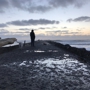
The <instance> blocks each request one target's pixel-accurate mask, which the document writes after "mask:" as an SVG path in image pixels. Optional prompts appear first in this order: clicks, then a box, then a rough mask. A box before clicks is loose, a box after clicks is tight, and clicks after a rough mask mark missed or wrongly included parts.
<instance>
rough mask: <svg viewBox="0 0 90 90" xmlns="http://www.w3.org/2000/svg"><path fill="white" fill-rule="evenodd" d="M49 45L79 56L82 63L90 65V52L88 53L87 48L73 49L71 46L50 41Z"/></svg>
mask: <svg viewBox="0 0 90 90" xmlns="http://www.w3.org/2000/svg"><path fill="white" fill-rule="evenodd" d="M48 42H49V43H51V44H53V45H55V46H56V47H59V48H62V49H64V50H66V51H68V52H71V53H73V54H75V55H77V56H78V57H79V58H80V59H81V60H82V61H84V62H88V63H90V60H89V59H90V51H87V50H86V49H85V48H76V47H71V46H70V45H69V44H65V45H63V44H61V43H57V42H53V41H48Z"/></svg>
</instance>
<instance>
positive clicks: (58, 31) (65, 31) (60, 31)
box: [46, 30, 69, 34]
mask: <svg viewBox="0 0 90 90" xmlns="http://www.w3.org/2000/svg"><path fill="white" fill-rule="evenodd" d="M68 31H69V30H55V31H46V32H48V33H54V34H56V33H60V34H63V33H64V34H65V33H68Z"/></svg>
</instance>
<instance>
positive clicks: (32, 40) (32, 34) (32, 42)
mask: <svg viewBox="0 0 90 90" xmlns="http://www.w3.org/2000/svg"><path fill="white" fill-rule="evenodd" d="M30 37H31V46H34V40H35V33H34V30H32V31H31V32H30Z"/></svg>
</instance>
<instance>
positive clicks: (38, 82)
mask: <svg viewBox="0 0 90 90" xmlns="http://www.w3.org/2000/svg"><path fill="white" fill-rule="evenodd" d="M89 69H90V67H89V65H86V64H84V63H81V62H79V61H78V57H77V56H75V55H73V54H71V53H69V52H66V51H64V50H62V49H60V48H58V47H55V46H53V45H51V44H49V43H47V41H36V42H35V47H31V46H30V45H29V44H27V45H26V46H25V47H23V48H18V49H15V50H13V51H11V52H8V53H4V54H2V55H0V90H89V88H90V83H89V82H90V70H89Z"/></svg>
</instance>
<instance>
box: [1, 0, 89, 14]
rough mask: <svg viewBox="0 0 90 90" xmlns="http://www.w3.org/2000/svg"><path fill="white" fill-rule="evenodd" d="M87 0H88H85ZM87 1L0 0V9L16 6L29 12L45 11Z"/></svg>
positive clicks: (80, 4)
mask: <svg viewBox="0 0 90 90" xmlns="http://www.w3.org/2000/svg"><path fill="white" fill-rule="evenodd" d="M87 1H89V0H87ZM87 1H85V0H0V11H1V12H3V11H4V10H5V9H10V8H17V9H19V10H25V11H28V12H30V13H35V12H46V11H49V10H51V9H54V8H58V7H67V6H70V5H73V6H75V7H81V6H82V5H84V4H85V3H86V2H87Z"/></svg>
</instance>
